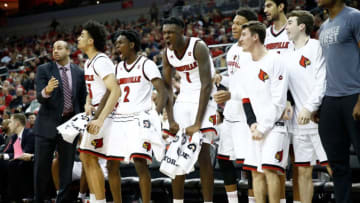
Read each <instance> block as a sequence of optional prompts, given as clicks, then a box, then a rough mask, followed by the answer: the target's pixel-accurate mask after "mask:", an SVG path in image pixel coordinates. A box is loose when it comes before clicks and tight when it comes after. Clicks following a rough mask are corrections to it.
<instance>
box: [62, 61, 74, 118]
mask: <svg viewBox="0 0 360 203" xmlns="http://www.w3.org/2000/svg"><path fill="white" fill-rule="evenodd" d="M60 69H61V70H62V71H61V74H62V75H61V80H62V85H63V90H64V111H63V112H64V113H69V112H72V110H73V109H72V102H71V91H70V85H69V79H68V77H67V74H66V71H67V69H66V68H65V67H61V68H60Z"/></svg>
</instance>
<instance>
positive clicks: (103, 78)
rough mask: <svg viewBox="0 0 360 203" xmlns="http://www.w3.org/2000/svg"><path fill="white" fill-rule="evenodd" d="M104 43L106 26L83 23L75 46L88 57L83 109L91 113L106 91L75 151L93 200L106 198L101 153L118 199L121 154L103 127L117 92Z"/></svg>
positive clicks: (114, 102)
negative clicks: (103, 100) (106, 162)
mask: <svg viewBox="0 0 360 203" xmlns="http://www.w3.org/2000/svg"><path fill="white" fill-rule="evenodd" d="M105 43H106V30H105V27H104V26H103V25H101V24H99V23H97V22H95V21H89V22H87V23H86V24H85V25H84V26H83V30H82V32H81V35H80V36H79V37H78V48H79V49H80V50H81V51H82V52H84V53H86V55H87V56H88V57H89V59H88V60H87V61H86V62H85V67H84V72H85V82H86V86H87V91H88V96H87V99H86V104H85V111H86V113H87V114H88V115H89V114H91V111H92V110H94V109H95V108H96V106H98V105H99V104H100V102H101V100H102V98H103V97H104V95H105V93H106V91H108V92H109V95H108V98H107V100H106V102H105V103H104V107H103V108H102V107H99V108H102V110H101V113H100V114H99V116H98V118H96V119H95V120H92V121H90V122H89V125H88V132H85V133H84V135H83V137H82V140H81V144H80V148H79V151H80V152H81V154H80V159H81V161H82V162H83V164H84V169H85V174H86V177H87V180H88V184H89V188H90V192H91V193H93V194H95V198H96V200H95V201H96V202H106V200H105V180H104V174H103V173H102V171H101V168H100V165H99V162H98V157H101V158H105V159H108V160H110V161H108V169H109V171H108V172H109V183H110V187H111V190H112V194H113V198H114V201H115V202H121V193H120V187H121V183H120V175H119V161H118V160H122V159H123V156H122V155H119V154H117V153H116V148H117V147H119V146H118V145H115V146H114V144H113V145H112V146H111V144H110V143H111V140H112V138H111V137H110V136H111V134H110V133H109V131H107V129H109V126H111V123H112V119H111V118H109V114H110V113H111V112H112V111H113V109H114V107H115V105H116V103H117V100H118V98H119V97H120V94H121V93H120V87H119V86H118V85H117V83H116V79H115V74H114V73H115V66H114V64H113V63H112V61H111V60H110V59H109V57H108V56H107V55H105V54H104V53H103V51H104V48H105ZM114 136H115V134H114ZM115 144H117V143H115ZM90 198H94V197H90Z"/></svg>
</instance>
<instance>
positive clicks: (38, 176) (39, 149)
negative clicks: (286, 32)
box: [34, 118, 77, 203]
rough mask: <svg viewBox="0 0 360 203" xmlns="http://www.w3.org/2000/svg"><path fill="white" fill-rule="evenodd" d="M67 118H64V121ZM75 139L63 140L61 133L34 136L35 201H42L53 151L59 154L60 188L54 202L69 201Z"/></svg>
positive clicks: (49, 174)
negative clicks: (72, 141) (71, 142)
mask: <svg viewBox="0 0 360 203" xmlns="http://www.w3.org/2000/svg"><path fill="white" fill-rule="evenodd" d="M67 119H68V118H66V119H65V118H64V119H63V122H65V121H66V120H67ZM76 143H77V139H75V141H74V143H73V144H70V143H68V142H65V141H64V140H63V139H62V137H61V135H57V136H56V137H55V138H54V139H49V138H46V137H42V136H36V137H35V166H34V187H35V202H37V203H40V202H41V203H43V202H44V201H43V200H44V198H46V194H47V192H48V188H49V184H50V183H51V177H52V176H51V164H52V161H53V158H54V151H55V149H57V151H58V154H59V167H60V168H59V173H60V174H59V177H60V190H59V194H58V195H57V198H56V203H61V202H69V200H67V198H68V197H69V189H70V188H69V186H70V184H71V182H72V169H73V166H74V158H75V151H76Z"/></svg>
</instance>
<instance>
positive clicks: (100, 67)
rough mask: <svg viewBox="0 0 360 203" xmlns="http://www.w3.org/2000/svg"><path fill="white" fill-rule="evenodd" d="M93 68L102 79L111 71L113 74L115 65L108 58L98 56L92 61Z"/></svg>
mask: <svg viewBox="0 0 360 203" xmlns="http://www.w3.org/2000/svg"><path fill="white" fill-rule="evenodd" d="M94 70H95V73H96V74H97V75H98V76H99V77H100V78H101V79H104V78H105V76H107V75H109V74H111V73H113V74H115V65H114V64H113V62H112V61H111V60H110V59H108V58H106V57H99V58H97V59H96V60H95V61H94Z"/></svg>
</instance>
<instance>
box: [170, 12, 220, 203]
mask: <svg viewBox="0 0 360 203" xmlns="http://www.w3.org/2000/svg"><path fill="white" fill-rule="evenodd" d="M184 26H185V25H184V22H183V21H182V20H181V19H179V18H176V17H171V18H169V19H166V20H165V21H164V23H163V36H164V40H165V42H166V45H167V48H165V49H164V55H163V66H164V80H165V86H166V88H167V90H168V93H169V100H168V103H167V114H168V120H169V126H170V133H171V134H176V133H177V131H178V130H179V126H180V127H181V128H186V135H188V136H192V135H193V134H194V133H195V132H198V131H201V133H202V134H203V136H204V142H203V144H202V147H201V151H200V154H199V157H198V162H199V165H200V179H201V185H202V193H203V198H204V201H205V202H212V199H213V185H214V177H213V169H212V165H211V159H210V146H211V145H210V144H211V142H212V137H213V136H215V134H216V131H215V129H214V122H211V121H213V120H212V119H211V118H214V117H215V115H216V104H215V103H214V102H211V101H210V102H209V100H210V95H211V92H212V89H213V84H212V75H213V74H214V73H215V70H214V67H213V64H212V61H211V57H210V55H209V49H208V48H207V46H206V44H205V43H204V42H203V41H202V40H200V39H199V38H194V37H186V36H184ZM175 70H176V71H177V73H179V75H180V76H181V81H180V94H179V95H178V96H177V99H176V103H175V105H174V112H173V90H172V77H173V74H174V73H175ZM184 181H185V176H184V175H182V176H179V175H178V176H176V178H175V179H174V180H173V182H172V189H173V196H174V203H182V202H183V201H184Z"/></svg>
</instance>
